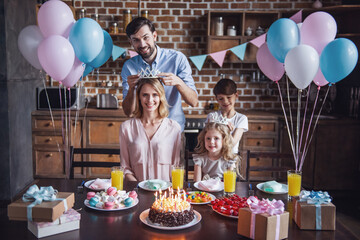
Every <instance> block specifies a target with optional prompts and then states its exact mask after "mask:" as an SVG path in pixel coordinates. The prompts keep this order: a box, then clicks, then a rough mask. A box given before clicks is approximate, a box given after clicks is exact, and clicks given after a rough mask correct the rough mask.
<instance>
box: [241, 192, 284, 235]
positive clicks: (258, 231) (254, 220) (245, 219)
mask: <svg viewBox="0 0 360 240" xmlns="http://www.w3.org/2000/svg"><path fill="white" fill-rule="evenodd" d="M249 199H250V198H249ZM249 199H248V201H249ZM263 201H267V202H268V203H271V202H272V203H274V202H275V201H276V200H273V201H269V200H263ZM259 202H262V201H259ZM276 202H278V201H276ZM279 202H281V201H279ZM248 204H249V202H248ZM256 204H258V206H259V207H258V208H254V207H253V206H252V205H251V204H249V206H250V208H241V209H239V219H238V229H237V233H238V234H240V235H242V236H245V237H248V238H251V239H267V240H272V239H274V240H275V239H284V238H287V237H288V230H289V212H286V211H284V210H283V206H282V209H281V211H276V210H275V211H273V210H274V208H272V207H271V206H270V207H269V208H267V209H266V207H265V208H264V207H262V206H260V205H261V203H256ZM281 204H282V205H283V203H282V202H281ZM272 211H273V212H272Z"/></svg>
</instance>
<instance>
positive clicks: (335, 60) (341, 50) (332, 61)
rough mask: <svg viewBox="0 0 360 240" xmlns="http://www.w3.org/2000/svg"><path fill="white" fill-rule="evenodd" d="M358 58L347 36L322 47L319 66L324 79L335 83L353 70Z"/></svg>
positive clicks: (356, 51)
mask: <svg viewBox="0 0 360 240" xmlns="http://www.w3.org/2000/svg"><path fill="white" fill-rule="evenodd" d="M357 60H358V50H357V48H356V46H355V44H354V43H353V42H352V41H351V40H349V39H347V38H338V39H335V40H334V41H332V42H330V43H329V44H328V45H326V47H325V48H324V49H323V51H322V53H321V56H320V68H321V71H322V73H323V74H324V77H325V78H326V80H327V81H328V82H330V83H336V82H338V81H340V80H342V79H343V78H345V77H346V76H347V75H349V74H350V73H351V72H352V70H354V68H355V66H356V63H357Z"/></svg>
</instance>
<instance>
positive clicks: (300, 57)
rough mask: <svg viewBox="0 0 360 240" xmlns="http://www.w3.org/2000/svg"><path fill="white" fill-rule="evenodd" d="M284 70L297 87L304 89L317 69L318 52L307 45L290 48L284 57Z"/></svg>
mask: <svg viewBox="0 0 360 240" xmlns="http://www.w3.org/2000/svg"><path fill="white" fill-rule="evenodd" d="M284 64H285V71H286V73H287V75H288V76H289V78H290V80H291V81H292V83H294V85H295V86H296V87H297V88H298V89H304V88H306V87H307V86H309V84H310V83H311V82H312V80H313V79H314V78H315V75H316V73H317V71H318V69H319V54H318V53H317V51H316V50H315V49H314V48H313V47H311V46H309V45H304V44H301V45H298V46H296V47H294V48H292V49H291V50H290V51H289V52H288V53H287V55H286V57H285V61H284Z"/></svg>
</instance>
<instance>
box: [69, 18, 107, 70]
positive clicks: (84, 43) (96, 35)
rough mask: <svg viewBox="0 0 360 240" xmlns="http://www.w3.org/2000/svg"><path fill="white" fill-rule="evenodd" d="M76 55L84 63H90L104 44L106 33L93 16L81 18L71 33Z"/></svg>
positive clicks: (71, 41) (70, 38)
mask: <svg viewBox="0 0 360 240" xmlns="http://www.w3.org/2000/svg"><path fill="white" fill-rule="evenodd" d="M69 40H70V43H71V44H72V46H73V48H74V50H75V55H76V56H77V58H78V59H79V60H80V61H82V62H83V63H89V62H91V61H92V60H94V59H95V58H96V56H97V55H99V53H100V51H101V49H102V47H103V44H104V33H103V30H102V28H101V27H100V25H99V24H98V23H97V22H96V21H95V20H93V19H91V18H80V19H79V20H78V21H77V22H76V23H74V25H73V26H72V28H71V30H70V34H69Z"/></svg>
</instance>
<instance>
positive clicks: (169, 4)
mask: <svg viewBox="0 0 360 240" xmlns="http://www.w3.org/2000/svg"><path fill="white" fill-rule="evenodd" d="M168 8H176V9H178V8H187V5H186V3H171V2H169V3H168Z"/></svg>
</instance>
